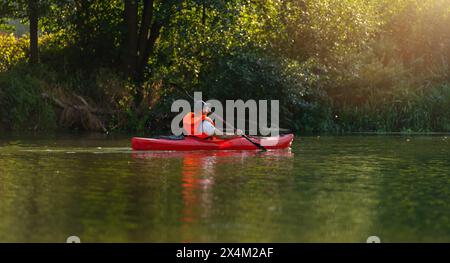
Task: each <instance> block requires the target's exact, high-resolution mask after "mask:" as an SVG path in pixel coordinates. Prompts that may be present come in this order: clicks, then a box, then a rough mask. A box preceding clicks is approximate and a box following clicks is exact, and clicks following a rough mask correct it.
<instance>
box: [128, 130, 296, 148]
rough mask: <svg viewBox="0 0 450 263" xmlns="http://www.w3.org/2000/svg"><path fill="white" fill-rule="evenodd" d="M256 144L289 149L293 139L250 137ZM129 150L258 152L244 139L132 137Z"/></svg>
mask: <svg viewBox="0 0 450 263" xmlns="http://www.w3.org/2000/svg"><path fill="white" fill-rule="evenodd" d="M250 139H251V140H252V141H254V142H256V143H259V144H261V145H262V146H263V147H264V148H266V149H268V150H272V149H285V148H289V147H290V146H291V144H292V141H293V139H294V135H293V134H285V135H281V136H278V137H250ZM131 148H132V149H133V150H135V151H202V150H215V151H216V150H234V151H251V150H259V148H258V147H256V146H255V145H254V144H252V143H251V142H249V141H248V140H247V139H245V138H244V137H240V136H239V137H234V138H231V139H216V138H215V139H211V140H203V139H199V138H195V137H191V136H188V137H185V138H184V139H182V140H170V139H155V138H141V137H133V138H132V139H131Z"/></svg>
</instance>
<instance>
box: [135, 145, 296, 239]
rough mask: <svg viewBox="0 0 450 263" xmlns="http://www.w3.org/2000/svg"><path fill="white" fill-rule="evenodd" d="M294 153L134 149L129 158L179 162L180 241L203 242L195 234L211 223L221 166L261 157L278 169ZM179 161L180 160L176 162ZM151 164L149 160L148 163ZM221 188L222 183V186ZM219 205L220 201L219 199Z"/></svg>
mask: <svg viewBox="0 0 450 263" xmlns="http://www.w3.org/2000/svg"><path fill="white" fill-rule="evenodd" d="M293 156H294V154H293V153H292V152H291V150H274V151H268V152H260V151H196V152H193V151H180V152H173V151H161V152H158V151H148V152H134V153H132V157H133V158H136V159H146V160H149V161H151V160H152V159H161V158H162V159H165V160H167V161H168V162H170V163H171V164H178V165H179V164H181V167H180V168H181V170H180V174H179V175H181V182H180V185H181V189H180V191H181V192H180V194H181V195H180V198H181V200H179V201H181V204H182V207H181V208H180V210H181V211H180V212H181V213H180V214H179V222H180V230H179V231H180V233H179V234H180V235H179V238H180V241H181V242H183V243H190V242H204V241H208V240H204V239H203V237H202V236H199V235H198V230H199V228H202V227H205V225H208V223H210V222H211V220H212V217H213V211H214V210H215V209H214V207H215V206H217V205H218V204H217V202H218V201H217V196H216V197H215V196H214V195H215V193H217V190H216V191H214V187H219V185H218V184H216V181H220V178H218V176H219V177H220V175H223V174H224V171H222V169H223V168H224V167H230V166H231V167H234V168H235V169H236V170H244V169H245V168H246V166H247V165H249V166H250V167H251V163H252V162H255V160H258V162H259V160H261V158H262V159H263V160H264V162H263V163H265V165H267V166H268V167H271V168H277V167H278V168H277V169H278V171H280V172H281V171H289V170H290V169H292V159H293ZM178 160H179V161H178ZM149 163H151V162H149ZM222 187H223V186H222ZM219 205H220V201H219Z"/></svg>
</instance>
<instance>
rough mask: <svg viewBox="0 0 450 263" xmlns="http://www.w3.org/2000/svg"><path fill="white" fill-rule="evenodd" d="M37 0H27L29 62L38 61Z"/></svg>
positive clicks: (35, 62)
mask: <svg viewBox="0 0 450 263" xmlns="http://www.w3.org/2000/svg"><path fill="white" fill-rule="evenodd" d="M38 4H39V3H38V0H28V20H29V21H30V63H31V64H37V63H38V62H39V49H38V24H39V14H38V7H39V6H38Z"/></svg>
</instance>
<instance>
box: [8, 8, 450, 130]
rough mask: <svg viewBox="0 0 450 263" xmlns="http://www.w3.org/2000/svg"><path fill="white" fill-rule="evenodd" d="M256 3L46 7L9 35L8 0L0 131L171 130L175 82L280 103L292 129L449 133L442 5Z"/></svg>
mask: <svg viewBox="0 0 450 263" xmlns="http://www.w3.org/2000/svg"><path fill="white" fill-rule="evenodd" d="M219 2H220V1H219ZM263 2H264V3H263V4H262V3H253V2H252V3H250V2H249V3H247V2H246V1H243V2H239V4H236V5H228V4H226V5H221V4H218V3H217V2H215V1H213V2H211V3H210V4H208V5H207V4H200V3H197V2H195V1H194V2H192V3H191V2H186V3H185V2H176V1H175V2H170V3H167V4H164V5H161V6H159V5H157V4H156V3H154V6H147V8H150V9H151V10H153V11H154V12H155V16H153V17H152V18H149V17H145V16H144V17H141V16H142V15H143V14H144V12H142V10H143V8H144V6H143V3H142V2H140V1H138V6H137V8H136V9H135V12H134V14H132V13H127V12H125V11H126V10H125V6H124V5H123V4H122V2H114V3H103V2H101V1H99V2H98V3H97V2H95V4H94V3H89V4H86V5H85V6H83V8H80V7H79V6H76V2H73V3H72V2H71V3H68V4H67V5H64V6H61V5H58V4H56V3H53V2H49V3H47V5H44V6H41V9H42V12H40V13H41V15H42V17H37V18H36V21H37V22H36V23H33V25H34V27H33V30H32V31H30V32H33V33H32V34H31V33H30V34H25V35H18V28H17V26H15V25H16V24H8V23H7V21H8V19H9V20H12V21H15V22H18V21H19V20H20V19H22V18H23V17H26V15H27V14H29V12H28V11H29V10H27V8H29V7H28V6H22V5H15V4H14V3H13V1H6V2H5V3H3V4H2V5H3V6H2V7H5V8H0V9H1V10H2V12H5V14H2V15H3V16H2V17H5V18H4V19H0V31H1V32H0V54H2V56H1V57H0V130H13V131H18V130H42V131H51V130H87V131H103V132H105V131H119V130H120V131H135V132H141V131H145V130H169V128H170V123H171V120H172V118H173V116H174V114H172V113H171V112H170V108H171V105H172V103H173V102H174V101H175V100H177V99H187V98H186V96H185V94H184V92H180V90H179V88H181V89H182V90H186V91H187V92H189V93H190V94H192V93H193V92H194V91H202V92H203V96H204V98H205V99H218V100H220V101H222V102H223V101H225V100H228V99H230V100H237V99H242V100H244V101H246V100H250V99H253V100H272V99H273V100H279V101H280V122H281V123H280V125H281V126H282V127H284V128H288V129H291V130H293V131H296V132H299V133H317V134H319V133H336V134H340V133H349V132H447V131H450V71H449V65H450V41H449V39H450V30H449V28H450V27H448V25H449V24H450V15H449V10H450V9H449V8H448V2H447V1H436V0H426V1H405V0H395V1H389V3H388V2H385V1H377V2H373V3H370V4H367V3H366V2H365V1H359V0H358V1H334V0H320V1H316V0H314V1H312V0H311V1H310V0H305V1H281V2H280V1H272V0H265V1H263ZM125 3H127V4H129V3H131V2H129V1H125ZM198 10H202V12H201V15H200V16H199V13H198ZM305 10H307V11H305ZM61 14H64V15H63V16H62V15H61ZM92 14H99V15H98V16H93V15H92ZM133 17H134V18H133ZM80 18H83V19H80ZM356 18H357V19H356ZM148 19H150V20H148ZM139 21H146V22H145V23H143V24H141V23H140V22H139ZM36 26H37V27H38V28H37V29H39V30H36V28H35V27H36ZM30 28H31V26H30ZM22 33H23V32H22ZM144 36H145V37H144ZM148 36H151V37H148ZM31 39H33V41H31ZM36 46H38V48H36ZM175 87H178V88H175Z"/></svg>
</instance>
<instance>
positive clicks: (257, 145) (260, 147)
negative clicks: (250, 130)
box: [211, 112, 267, 151]
mask: <svg viewBox="0 0 450 263" xmlns="http://www.w3.org/2000/svg"><path fill="white" fill-rule="evenodd" d="M211 115H213V116H214V117H215V118H216V119H218V120H219V121H221V122H223V123H224V124H225V125H227V126H228V127H229V128H231V129H233V130H234V132H236V133H237V129H236V128H235V127H234V126H232V125H231V124H229V123H228V122H226V121H225V120H224V119H222V118H221V117H219V115H217V114H215V113H214V112H212V113H211ZM241 136H242V137H244V138H245V139H246V140H247V141H249V142H251V143H252V144H253V145H255V146H256V147H258V148H259V149H260V150H261V151H267V149H266V148H265V147H264V146H262V145H261V144H259V143H257V142H255V141H253V140H252V139H250V138H249V137H248V136H247V135H245V134H241Z"/></svg>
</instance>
